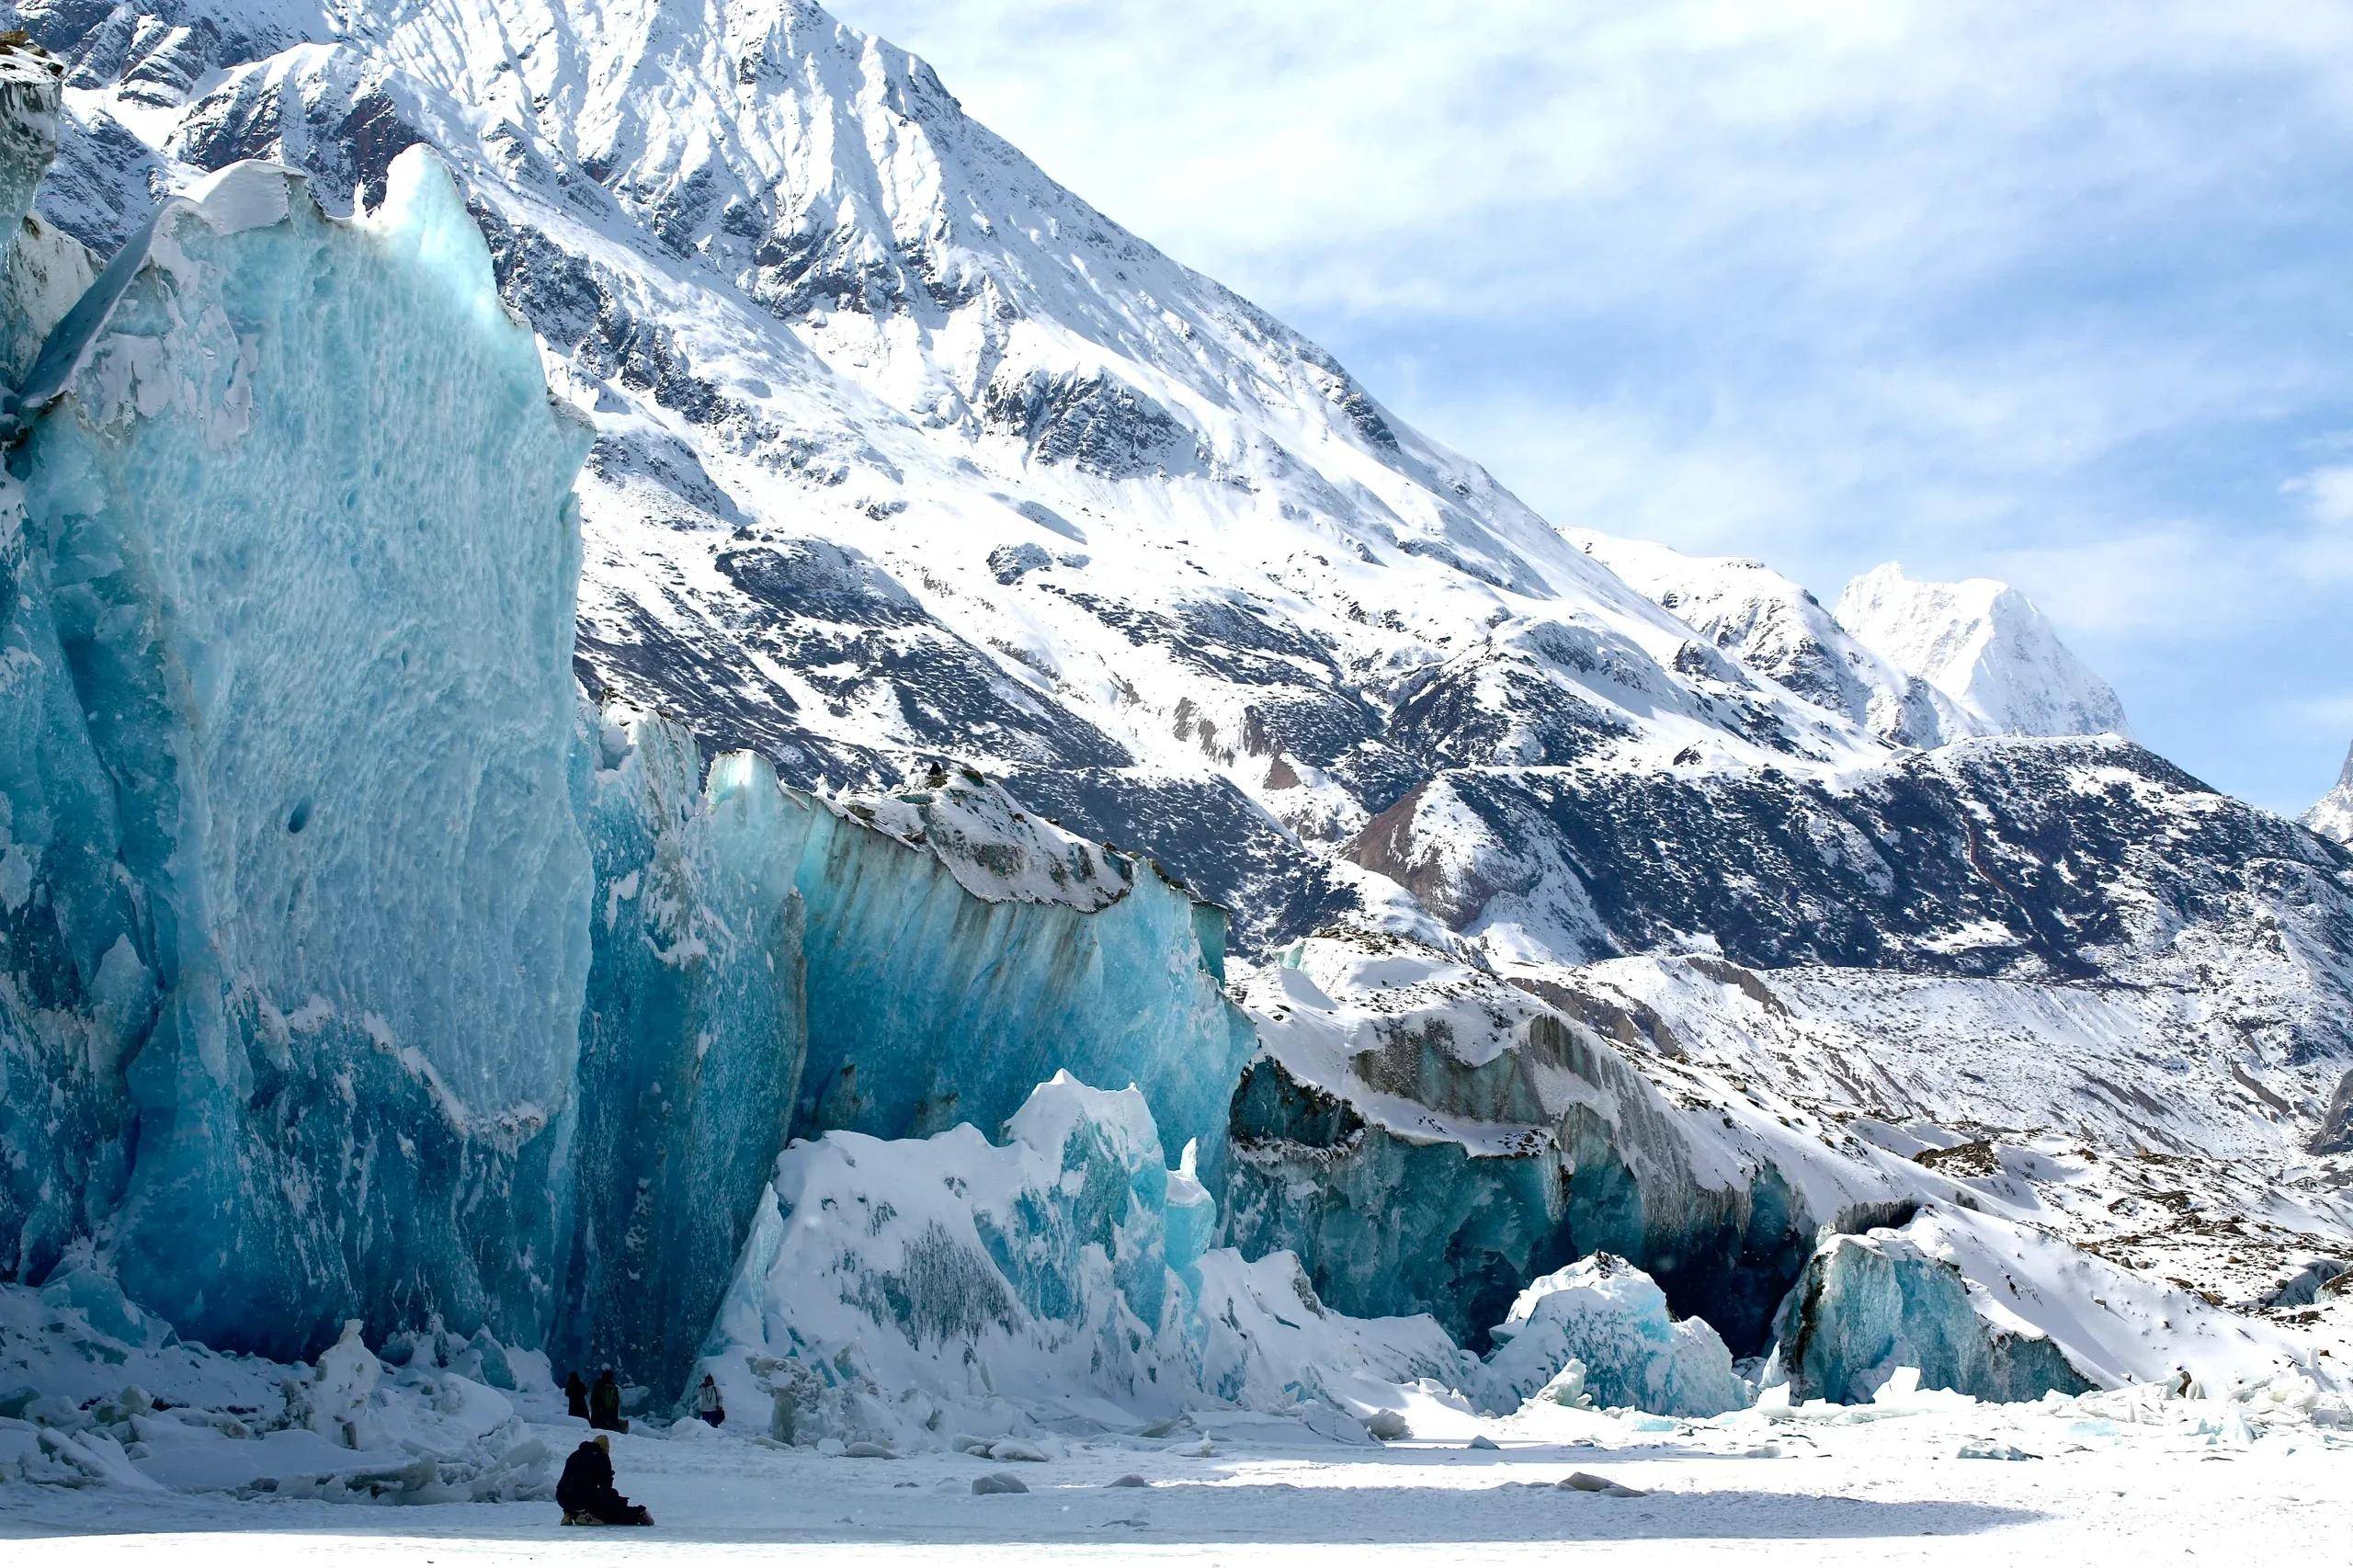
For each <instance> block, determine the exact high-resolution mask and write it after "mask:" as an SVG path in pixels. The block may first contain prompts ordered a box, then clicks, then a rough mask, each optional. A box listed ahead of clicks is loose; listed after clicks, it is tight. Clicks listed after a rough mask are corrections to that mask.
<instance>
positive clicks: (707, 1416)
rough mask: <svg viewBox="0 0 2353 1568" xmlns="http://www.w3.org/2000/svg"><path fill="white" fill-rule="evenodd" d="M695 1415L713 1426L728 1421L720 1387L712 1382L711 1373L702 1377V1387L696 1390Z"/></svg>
mask: <svg viewBox="0 0 2353 1568" xmlns="http://www.w3.org/2000/svg"><path fill="white" fill-rule="evenodd" d="M695 1414H696V1415H699V1416H701V1417H702V1418H703V1421H704V1423H705V1424H706V1425H708V1426H718V1425H719V1424H720V1423H721V1422H722V1421H725V1420H726V1419H727V1407H726V1406H725V1405H724V1404H722V1403H720V1399H719V1385H718V1384H717V1383H715V1382H713V1381H711V1377H710V1373H709V1372H705V1373H704V1374H703V1375H702V1387H700V1388H699V1389H697V1390H695Z"/></svg>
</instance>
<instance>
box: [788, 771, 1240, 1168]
mask: <svg viewBox="0 0 2353 1568" xmlns="http://www.w3.org/2000/svg"><path fill="white" fill-rule="evenodd" d="M796 798H797V799H805V798H800V797H796ZM799 809H800V810H801V812H802V813H803V815H804V817H805V824H806V826H805V831H806V833H807V848H806V849H805V851H804V852H803V856H802V859H801V873H800V888H801V896H802V898H804V899H805V900H807V901H808V906H809V1066H808V1072H807V1075H806V1078H805V1081H804V1086H803V1090H802V1099H803V1104H804V1111H803V1114H802V1116H801V1119H800V1120H799V1122H798V1123H797V1124H796V1129H795V1130H796V1131H801V1132H816V1131H830V1130H834V1129H842V1130H846V1131H858V1132H867V1133H871V1134H873V1135H875V1136H877V1137H883V1138H903V1137H908V1136H920V1135H922V1134H926V1133H930V1132H937V1131H943V1130H945V1129H947V1128H949V1127H953V1126H954V1125H956V1124H957V1123H958V1122H961V1121H971V1122H973V1123H975V1124H978V1125H981V1126H994V1125H995V1124H996V1123H998V1122H1000V1121H1003V1120H1004V1119H1006V1118H1007V1117H1009V1116H1011V1115H1012V1114H1013V1113H1014V1112H1015V1111H1016V1110H1017V1109H1018V1108H1020V1106H1021V1105H1022V1104H1023V1102H1024V1101H1025V1100H1026V1098H1027V1097H1028V1096H1029V1091H1030V1089H1031V1088H1032V1087H1034V1086H1035V1085H1038V1084H1040V1083H1041V1082H1043V1081H1044V1080H1046V1079H1048V1078H1050V1077H1051V1076H1053V1074H1056V1073H1058V1072H1062V1071H1065V1070H1067V1071H1069V1072H1071V1073H1074V1074H1078V1075H1079V1076H1080V1077H1081V1078H1084V1079H1086V1080H1088V1081H1091V1082H1100V1083H1108V1084H1127V1083H1131V1082H1132V1083H1133V1084H1135V1085H1137V1086H1138V1087H1139V1088H1141V1089H1142V1091H1143V1095H1144V1098H1145V1101H1146V1103H1148V1104H1149V1105H1150V1107H1151V1108H1152V1113H1153V1116H1154V1119H1156V1121H1157V1122H1158V1124H1159V1126H1160V1127H1161V1128H1162V1129H1163V1130H1165V1133H1166V1135H1167V1137H1168V1138H1169V1141H1170V1142H1172V1143H1174V1144H1176V1146H1177V1147H1180V1148H1181V1147H1182V1146H1183V1145H1184V1144H1185V1143H1187V1142H1197V1144H1198V1147H1199V1151H1200V1154H1199V1158H1200V1161H1201V1167H1202V1168H1201V1172H1200V1175H1201V1177H1202V1179H1203V1180H1204V1181H1205V1182H1206V1183H1207V1184H1208V1186H1209V1187H1210V1189H1211V1191H1215V1190H1217V1187H1218V1184H1219V1181H1220V1179H1221V1176H1222V1164H1223V1148H1224V1138H1223V1131H1224V1127H1225V1119H1226V1108H1227V1103H1228V1101H1229V1099H1230V1097H1231V1096H1232V1094H1233V1084H1234V1079H1235V1077H1236V1076H1237V1075H1238V1074H1239V1073H1240V1071H1241V1067H1242V1063H1243V1062H1245V1061H1246V1060H1247V1059H1248V1056H1249V1053H1250V1051H1251V1049H1252V1043H1253V1037H1252V1033H1251V1029H1250V1025H1249V1022H1248V1020H1247V1019H1245V1017H1243V1016H1242V1014H1241V1012H1240V1011H1239V1010H1238V1009H1236V1008H1235V1007H1234V1006H1233V1005H1232V1004H1231V1003H1229V1002H1228V1001H1227V1000H1226V998H1225V995H1224V993H1223V991H1222V988H1221V985H1220V981H1221V980H1222V971H1223V963H1224V952H1223V922H1222V915H1220V914H1219V913H1218V912H1217V911H1215V910H1213V909H1211V908H1209V907H1208V906H1205V905H1201V904H1197V903H1195V902H1194V901H1193V899H1192V898H1191V896H1190V895H1189V894H1188V893H1187V892H1185V890H1184V889H1183V888H1181V887H1179V886H1178V885H1176V883H1174V882H1172V881H1169V880H1168V879H1166V878H1165V877H1164V876H1162V875H1161V874H1160V873H1159V871H1158V870H1157V869H1155V868H1154V867H1152V866H1151V865H1149V864H1147V863H1144V862H1142V861H1139V860H1136V859H1133V858H1130V857H1127V856H1124V855H1118V854H1115V853H1112V852H1110V851H1108V850H1107V849H1106V848H1104V847H1103V846H1100V845H1093V844H1089V843H1087V842H1086V840H1084V839H1080V838H1076V837H1074V836H1073V835H1069V834H1066V833H1064V832H1063V831H1062V830H1061V829H1059V828H1056V827H1054V826H1053V825H1051V824H1048V823H1045V822H1043V821H1041V820H1040V819H1039V818H1037V817H1035V816H1032V815H1030V814H1029V813H1028V812H1024V811H1022V810H1021V809H1020V808H1019V807H1018V806H1017V805H1016V804H1015V803H1014V802H1013V801H1012V800H1011V799H1010V798H1009V797H1008V796H1006V794H1005V792H1004V791H1003V790H1000V789H998V788H997V787H996V786H995V785H993V784H991V783H989V782H988V781H986V780H985V779H983V778H981V777H980V776H979V775H978V774H975V773H970V772H967V771H965V770H961V769H948V768H934V769H932V770H930V772H929V773H928V774H927V775H926V776H924V777H922V778H917V779H915V780H911V781H910V785H909V786H908V787H907V788H904V789H902V790H899V791H898V792H897V793H896V794H893V795H890V796H886V797H883V798H882V799H881V800H878V801H870V802H864V801H850V802H844V803H841V804H839V805H837V806H827V805H825V804H822V803H812V804H804V805H802V806H801V807H800V808H799ZM910 849H913V850H915V851H916V853H914V854H910V853H909V851H910Z"/></svg>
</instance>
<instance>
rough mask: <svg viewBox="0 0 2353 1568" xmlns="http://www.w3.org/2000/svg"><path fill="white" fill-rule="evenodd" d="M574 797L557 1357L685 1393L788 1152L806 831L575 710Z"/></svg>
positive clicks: (736, 762) (738, 783)
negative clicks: (580, 884)
mask: <svg viewBox="0 0 2353 1568" xmlns="http://www.w3.org/2000/svg"><path fill="white" fill-rule="evenodd" d="M574 792H575V796H576V800H577V806H578V810H579V814H580V820H581V824H582V825H583V827H584V828H585V832H586V834H587V837H588V846H589V852H590V855H591V857H592V858H593V859H594V860H595V862H596V868H597V897H596V901H595V904H594V906H593V908H592V909H591V910H590V913H589V927H590V934H591V938H592V945H593V955H594V956H593V958H592V960H591V961H590V964H589V971H588V993H587V1004H586V1006H585V1007H584V1008H583V1009H582V1012H581V1019H580V1067H579V1091H580V1092H579V1103H580V1111H579V1121H578V1129H577V1132H576V1135H575V1139H574V1177H575V1180H576V1183H577V1187H578V1192H579V1199H578V1210H577V1218H576V1236H575V1241H574V1246H573V1249H572V1255H571V1264H570V1273H569V1278H568V1280H567V1285H566V1290H565V1293H564V1312H563V1319H562V1321H561V1323H560V1324H559V1325H558V1331H557V1334H556V1335H555V1339H554V1341H553V1343H552V1345H551V1348H552V1349H553V1350H554V1351H555V1353H556V1355H557V1357H558V1359H559V1361H560V1362H561V1363H562V1364H563V1365H566V1366H590V1367H597V1366H608V1365H610V1366H619V1367H622V1368H626V1369H628V1370H629V1372H630V1374H631V1376H632V1377H634V1378H637V1379H639V1380H641V1381H645V1382H647V1383H649V1384H650V1385H651V1386H653V1387H655V1388H658V1389H664V1390H670V1389H676V1388H679V1387H683V1386H684V1383H685V1379H686V1375H687V1371H688V1367H689V1366H690V1365H691V1363H692V1362H693V1359H694V1357H695V1354H696V1352H697V1351H698V1350H699V1348H700V1347H701V1344H702V1339H703V1335H704V1334H705V1332H706V1331H707V1330H708V1329H709V1327H710V1322H711V1314H712V1313H713V1312H714V1311H716V1309H717V1307H718V1304H719V1298H720V1293H721V1291H722V1290H723V1289H724V1288H725V1286H726V1284H727V1280H728V1277H729V1275H730V1274H731V1273H732V1272H733V1269H734V1267H735V1262H736V1258H737V1256H738V1255H739V1254H740V1252H741V1251H742V1249H743V1245H744V1241H745V1236H746V1234H747V1233H748V1232H749V1230H750V1227H751V1222H752V1218H753V1215H754V1214H755V1212H756V1210H757V1208H758V1205H759V1202H760V1195H761V1193H762V1191H763V1189H764V1188H765V1187H766V1186H767V1177H768V1171H769V1167H770V1165H771V1164H772V1163H773V1162H774V1161H775V1159H776V1156H777V1153H778V1152H779V1150H781V1149H782V1148H783V1147H784V1142H785V1134H786V1131H787V1129H788V1128H789V1127H790V1122H791V1118H792V1110H793V1106H794V1103H795V1100H796V1097H797V1089H798V1085H799V1084H800V1081H801V1058H802V1056H803V1054H804V1053H805V1051H806V1050H807V1043H808V1042H807V1026H806V1021H805V1016H804V1012H803V1002H802V960H801V940H802V918H801V897H800V895H799V893H797V892H795V891H794V890H793V877H794V874H795V872H796V870H797V869H798V867H799V863H800V853H801V839H800V835H798V834H797V833H796V832H794V831H791V830H792V829H793V828H794V827H796V826H797V825H798V820H799V819H800V818H801V817H803V816H805V814H806V812H805V810H804V809H803V808H801V807H799V806H795V805H791V804H790V803H788V801H786V799H785V796H784V793H783V791H782V790H780V789H779V787H778V785H777V781H776V776H775V774H774V773H773V772H771V771H770V770H769V768H768V766H767V764H766V763H765V762H762V761H760V760H759V759H758V758H756V757H753V756H748V755H745V754H743V753H737V754H734V755H733V756H726V757H722V758H721V759H720V761H719V762H718V763H717V765H716V766H714V767H711V768H710V773H709V778H708V780H707V781H706V779H705V778H704V769H703V765H702V757H701V755H700V753H699V751H698V750H697V749H696V747H695V744H694V740H693V737H692V736H690V735H688V733H686V732H685V731H683V730H681V729H679V728H677V727H676V725H673V724H670V723H667V722H664V721H662V720H660V719H658V718H654V717H651V716H649V715H645V714H642V713H638V712H633V711H631V710H627V709H624V708H620V707H615V708H612V709H609V710H607V711H606V712H604V713H602V714H599V713H597V712H595V711H593V710H584V712H583V715H582V735H581V744H580V747H579V756H578V762H577V766H576V767H575V773H574Z"/></svg>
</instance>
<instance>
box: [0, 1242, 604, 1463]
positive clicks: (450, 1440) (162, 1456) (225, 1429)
mask: <svg viewBox="0 0 2353 1568" xmlns="http://www.w3.org/2000/svg"><path fill="white" fill-rule="evenodd" d="M557 1398H558V1396H557V1394H556V1392H555V1390H554V1388H553V1386H552V1385H551V1383H550V1381H549V1379H548V1373H547V1361H546V1358H544V1357H542V1356H539V1355H537V1354H536V1353H532V1352H527V1351H521V1350H511V1351H510V1350H508V1349H506V1348H505V1347H504V1346H499V1345H498V1344H497V1343H496V1342H495V1341H494V1340H492V1339H491V1338H490V1337H489V1336H488V1335H476V1336H474V1337H473V1338H472V1339H459V1338H456V1337H455V1336H453V1335H447V1334H443V1333H438V1332H426V1333H418V1334H410V1335H398V1336H395V1338H394V1339H393V1340H392V1342H390V1343H388V1344H387V1345H386V1346H384V1347H383V1352H382V1354H381V1357H380V1356H379V1355H377V1354H376V1353H373V1352H371V1351H369V1348H368V1347H367V1346H365V1345H364V1344H362V1343H361V1342H360V1339H359V1336H358V1324H356V1323H355V1324H350V1325H347V1329H346V1331H345V1332H344V1333H343V1334H342V1335H340V1336H339V1337H338V1338H337V1339H336V1340H335V1343H334V1344H333V1345H331V1346H329V1347H328V1348H327V1349H326V1350H324V1351H323V1352H321V1354H320V1355H319V1357H318V1359H317V1362H316V1364H315V1365H314V1366H308V1367H305V1366H285V1365H279V1364H278V1363H274V1362H269V1361H265V1360H261V1359H259V1358H254V1357H248V1356H229V1355H222V1354H220V1353H218V1352H216V1351H212V1350H209V1349H206V1348H204V1347H202V1346H197V1345H192V1344H189V1343H187V1342H185V1341H183V1340H181V1339H180V1338H179V1336H178V1335H176V1334H175V1333H173V1332H172V1330H171V1329H170V1328H169V1327H168V1326H167V1325H165V1324H164V1323H163V1322H162V1321H161V1320H160V1319H158V1318H156V1317H155V1316H154V1315H153V1314H152V1313H149V1312H144V1311H142V1310H141V1309H140V1308H139V1307H137V1306H135V1305H133V1304H132V1303H131V1301H129V1300H128V1299H127V1298H126V1297H125V1296H124V1295H123V1293H122V1291H121V1289H120V1288H119V1286H118V1285H116V1284H115V1282H114V1281H113V1280H112V1279H111V1278H108V1277H107V1276H106V1275H105V1274H103V1273H102V1272H100V1271H99V1270H97V1269H95V1268H93V1267H87V1266H86V1265H76V1266H74V1267H69V1268H67V1269H66V1270H64V1271H63V1272H62V1273H60V1274H59V1275H57V1276H56V1277H55V1278H51V1280H50V1281H49V1283H48V1284H46V1285H44V1286H43V1287H42V1288H41V1289H40V1290H37V1291H36V1290H29V1289H27V1288H24V1287H21V1286H6V1287H0V1482H6V1481H22V1482H32V1483H42V1484H48V1485H55V1486H69V1487H81V1486H114V1487H122V1488H126V1489H129V1490H131V1491H139V1492H160V1491H174V1492H213V1493H223V1494H232V1495H237V1496H248V1497H251V1496H263V1495H267V1496H275V1497H301V1498H309V1499H314V1500H318V1501H324V1502H366V1503H445V1502H480V1503H489V1502H507V1501H513V1500H517V1499H524V1498H534V1499H536V1498H545V1497H549V1496H551V1495H552V1489H553V1483H554V1471H553V1468H552V1463H551V1453H550V1450H549V1448H548V1446H547V1443H546V1442H545V1441H544V1440H543V1439H542V1438H540V1437H538V1436H536V1435H534V1434H533V1432H532V1431H531V1430H530V1424H531V1423H532V1422H534V1421H543V1420H544V1419H546V1417H547V1416H548V1415H549V1414H550V1413H551V1410H552V1408H553V1407H554V1405H555V1403H556V1401H557Z"/></svg>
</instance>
